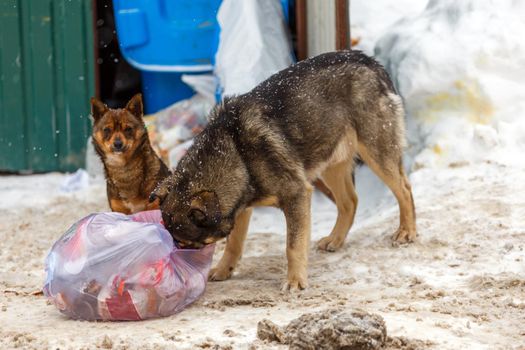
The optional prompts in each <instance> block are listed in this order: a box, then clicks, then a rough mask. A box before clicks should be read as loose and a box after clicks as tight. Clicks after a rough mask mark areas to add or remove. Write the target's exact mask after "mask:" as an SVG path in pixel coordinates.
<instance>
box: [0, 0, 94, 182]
mask: <svg viewBox="0 0 525 350" xmlns="http://www.w3.org/2000/svg"><path fill="white" fill-rule="evenodd" d="M92 8H93V7H92V1H91V0H0V171H26V172H33V171H34V172H43V171H54V170H59V171H71V170H75V169H77V168H78V167H82V166H83V165H84V158H85V148H86V140H87V137H88V136H89V133H90V126H91V123H90V120H89V97H90V96H93V95H94V92H95V88H94V66H95V62H94V41H93V22H92V19H93V13H92Z"/></svg>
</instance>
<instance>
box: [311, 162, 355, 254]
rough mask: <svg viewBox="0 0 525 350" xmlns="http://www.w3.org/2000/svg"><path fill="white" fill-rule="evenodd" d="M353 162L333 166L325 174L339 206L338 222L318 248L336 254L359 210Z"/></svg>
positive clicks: (324, 178)
mask: <svg viewBox="0 0 525 350" xmlns="http://www.w3.org/2000/svg"><path fill="white" fill-rule="evenodd" d="M352 169H353V164H352V162H342V163H338V164H336V165H333V166H331V167H329V168H328V169H326V170H325V171H324V172H323V175H322V176H323V180H324V181H325V183H326V184H327V186H328V188H329V189H330V191H331V192H332V193H333V195H334V198H335V203H336V205H337V221H336V223H335V226H334V228H333V229H332V232H331V233H330V235H329V236H326V237H324V238H322V239H321V240H320V241H319V242H318V243H317V247H318V248H319V249H322V250H327V251H330V252H334V251H336V250H337V249H339V248H340V247H341V246H342V245H343V243H344V241H345V238H346V236H347V234H348V231H349V230H350V228H351V227H352V224H353V222H354V216H355V211H356V208H357V194H356V192H355V188H354V182H353V175H352Z"/></svg>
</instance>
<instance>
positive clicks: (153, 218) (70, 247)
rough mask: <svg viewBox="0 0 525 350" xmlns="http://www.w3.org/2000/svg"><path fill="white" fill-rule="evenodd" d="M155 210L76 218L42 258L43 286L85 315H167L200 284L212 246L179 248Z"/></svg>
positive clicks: (71, 311) (75, 314) (64, 308)
mask: <svg viewBox="0 0 525 350" xmlns="http://www.w3.org/2000/svg"><path fill="white" fill-rule="evenodd" d="M161 221H162V217H161V214H160V211H159V210H152V211H146V212H141V213H137V214H134V215H129V216H128V215H124V214H120V213H99V214H91V215H89V216H87V217H85V218H83V219H82V220H80V221H78V222H77V223H76V224H74V225H73V226H72V227H71V228H70V229H69V230H68V231H67V232H66V233H65V234H64V235H63V236H62V237H61V238H60V239H59V240H58V241H57V242H56V243H55V244H54V245H53V247H52V248H51V251H50V252H49V255H48V256H47V259H46V272H47V278H46V282H45V285H44V294H45V295H46V296H47V297H48V298H49V299H50V300H51V301H52V302H53V303H54V304H55V305H56V307H57V308H58V309H59V310H60V311H61V312H62V313H64V314H66V315H67V316H69V317H72V318H75V319H84V320H112V321H117V320H143V319H147V318H153V317H160V316H168V315H172V314H174V313H176V312H178V311H180V310H182V309H183V308H184V307H185V306H187V305H188V304H190V303H192V302H194V301H195V300H196V299H197V298H198V297H199V296H200V295H201V294H202V293H203V292H204V288H205V287H206V281H207V276H208V272H209V269H210V264H211V260H212V257H213V251H214V246H213V245H209V246H206V247H204V248H202V249H200V250H194V249H179V248H177V246H175V245H174V243H173V239H172V237H171V235H170V234H169V232H168V231H167V230H166V229H165V228H164V226H163V225H162V223H161Z"/></svg>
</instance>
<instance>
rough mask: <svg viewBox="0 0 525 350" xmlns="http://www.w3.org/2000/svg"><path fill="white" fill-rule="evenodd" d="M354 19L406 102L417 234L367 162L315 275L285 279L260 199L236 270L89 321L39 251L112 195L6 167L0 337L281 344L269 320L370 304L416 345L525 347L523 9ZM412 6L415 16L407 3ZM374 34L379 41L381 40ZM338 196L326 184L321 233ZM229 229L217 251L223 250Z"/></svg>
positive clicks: (371, 6) (5, 343) (108, 343)
mask: <svg viewBox="0 0 525 350" xmlns="http://www.w3.org/2000/svg"><path fill="white" fill-rule="evenodd" d="M351 4H352V23H353V35H357V34H358V35H359V36H360V37H361V43H360V44H359V45H360V48H362V49H363V50H365V52H368V53H373V52H376V53H377V55H378V59H379V60H380V61H381V62H382V63H383V64H385V66H386V67H387V69H388V70H389V72H390V74H391V75H392V77H393V79H394V81H395V84H396V86H397V88H398V89H399V91H400V93H401V94H402V96H403V98H404V101H405V105H406V107H407V126H408V135H407V136H408V138H409V142H410V145H409V149H408V152H407V166H408V167H409V169H410V181H411V183H412V187H413V190H414V197H415V203H416V210H417V216H418V232H419V236H418V240H417V241H416V242H415V243H414V244H410V245H407V246H401V247H392V245H391V241H390V235H391V234H392V233H393V232H394V231H395V229H396V228H397V223H398V210H397V204H396V202H395V201H394V199H393V197H392V195H391V194H390V193H389V192H388V190H387V189H386V188H385V187H384V186H383V185H382V184H381V183H380V182H379V181H378V180H377V179H376V178H375V176H374V175H373V174H372V173H371V172H370V171H369V170H368V169H367V168H366V167H362V168H359V169H358V170H357V176H356V182H357V188H358V194H359V207H358V214H357V218H356V222H355V224H354V227H353V228H352V230H351V232H350V234H349V236H348V238H347V241H346V243H345V245H344V246H343V248H342V249H341V250H340V251H338V252H336V253H325V252H319V251H317V250H316V249H315V244H312V249H311V251H310V265H309V281H310V287H309V288H308V289H307V290H306V291H303V292H301V293H300V294H288V293H281V292H280V291H279V286H280V283H281V281H282V279H283V278H284V276H285V271H286V260H285V254H284V252H285V242H284V240H285V236H284V217H283V215H282V214H281V213H280V212H279V211H277V210H274V209H260V210H257V212H256V214H255V216H254V218H253V219H252V223H251V225H250V234H249V236H248V242H247V246H246V251H245V255H244V257H243V259H242V261H241V263H240V266H239V268H238V270H237V272H236V274H235V275H234V277H233V278H232V279H231V280H229V281H225V282H214V283H209V284H208V287H207V290H206V292H205V294H204V296H203V297H202V298H201V299H200V300H199V301H197V302H196V303H195V304H194V305H192V306H190V307H189V308H188V309H186V310H184V311H183V312H182V313H180V314H177V315H174V316H172V317H168V318H164V319H158V320H151V321H144V322H127V323H86V322H79V321H71V320H68V319H66V318H65V317H63V316H61V315H60V314H59V313H58V311H57V310H56V309H55V308H54V306H53V305H49V304H48V303H46V301H45V299H44V298H43V297H42V296H38V295H33V294H32V293H33V292H34V291H37V290H39V289H40V288H41V286H42V282H43V280H44V271H43V261H44V258H45V255H46V253H47V250H48V249H49V247H50V246H51V244H52V242H53V241H54V240H55V239H57V238H58V237H59V236H60V235H61V234H62V233H63V232H64V231H65V230H66V229H67V228H68V227H69V226H70V225H71V224H72V223H73V222H75V221H76V220H78V219H79V218H80V217H82V216H84V215H87V214H89V213H91V212H95V211H105V210H108V207H107V203H106V195H105V186H104V183H103V182H101V181H100V180H98V181H92V182H91V184H90V185H89V186H88V187H87V188H84V189H81V190H78V191H75V192H69V193H66V192H62V191H61V190H60V187H61V184H62V183H63V182H64V180H65V178H66V175H64V174H47V175H33V176H2V177H0V191H1V197H0V238H1V239H0V261H2V264H1V265H0V276H1V277H0V348H2V349H4V348H6V349H8V348H13V347H20V348H38V349H41V348H60V349H67V348H75V349H76V348H86V349H87V348H93V347H96V346H98V347H102V348H111V347H112V348H119V349H163V348H177V349H194V348H217V349H221V348H222V349H229V348H230V349H231V348H233V349H238V348H239V349H247V348H250V347H252V348H261V349H266V348H284V346H282V345H276V344H267V343H263V342H261V341H259V340H256V326H257V322H258V321H259V320H261V319H263V318H269V319H271V320H272V321H274V322H275V323H278V324H286V323H287V322H288V321H290V320H291V319H293V318H295V317H297V316H299V315H301V314H303V313H306V312H310V311H312V310H320V309H325V308H328V307H348V308H361V309H365V310H366V311H368V312H373V313H378V314H380V315H381V316H382V317H384V319H385V321H386V326H387V329H388V333H389V335H392V336H402V337H406V340H407V342H408V345H407V346H405V349H409V348H435V349H523V348H525V327H524V326H523V325H524V324H525V196H523V193H525V181H524V180H525V157H523V154H524V152H525V124H524V123H525V85H524V82H525V41H523V40H522V38H521V35H522V34H523V33H525V20H524V19H523V18H525V17H523V16H521V17H520V15H521V14H522V13H525V7H524V5H523V2H520V1H511V0H502V1H491V0H462V1H454V0H431V1H429V2H428V4H427V1H423V0H403V1H396V2H394V1H386V0H381V1H368V0H352V1H351ZM404 16H408V17H405V18H402V17H404ZM376 43H377V45H376ZM335 216H336V211H335V208H334V206H333V204H332V203H331V202H329V201H328V200H327V199H326V198H324V197H323V196H322V195H320V194H316V195H315V196H314V202H313V219H312V225H313V226H312V227H313V229H312V236H313V237H312V240H313V241H315V240H317V239H319V238H321V237H322V236H324V235H326V234H328V233H329V232H330V229H331V228H332V225H333V223H334V221H335ZM222 249H223V245H222V244H219V246H218V249H217V252H216V254H215V260H217V259H218V258H219V257H220V255H221V250H222Z"/></svg>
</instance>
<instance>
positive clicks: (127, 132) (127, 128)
mask: <svg viewBox="0 0 525 350" xmlns="http://www.w3.org/2000/svg"><path fill="white" fill-rule="evenodd" d="M132 131H133V129H132V128H131V127H129V126H128V127H126V128H125V129H124V132H125V133H126V134H131V132H132Z"/></svg>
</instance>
